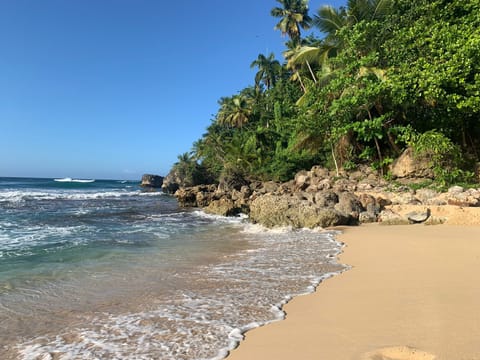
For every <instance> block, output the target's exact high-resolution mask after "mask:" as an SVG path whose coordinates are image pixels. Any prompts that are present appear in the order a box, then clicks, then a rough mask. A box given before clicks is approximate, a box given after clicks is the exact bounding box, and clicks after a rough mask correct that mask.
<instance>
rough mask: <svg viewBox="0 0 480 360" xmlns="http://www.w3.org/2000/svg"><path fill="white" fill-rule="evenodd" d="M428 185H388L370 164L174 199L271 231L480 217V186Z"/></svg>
mask: <svg viewBox="0 0 480 360" xmlns="http://www.w3.org/2000/svg"><path fill="white" fill-rule="evenodd" d="M427 181H430V182H431V180H429V179H428V178H398V179H397V180H396V181H386V180H385V179H384V178H383V177H381V176H379V175H378V173H377V172H376V171H374V170H372V169H371V168H370V167H368V166H363V167H360V168H359V169H358V170H356V171H352V172H342V173H341V174H339V175H337V174H336V173H334V172H332V171H329V170H328V169H325V168H321V167H319V166H314V167H313V168H312V169H311V170H309V171H301V172H299V173H297V174H296V176H295V178H294V179H293V180H291V181H289V182H285V183H275V182H271V181H269V182H258V181H254V182H250V183H245V182H244V181H242V182H239V183H238V184H232V183H231V182H230V183H229V184H228V185H227V184H226V183H220V184H219V185H199V186H192V187H180V188H179V189H178V190H176V191H175V193H174V195H175V197H176V198H177V200H178V202H179V204H180V206H182V207H199V208H202V209H203V210H204V211H205V212H207V213H210V214H217V215H223V216H233V215H237V214H240V213H244V214H247V215H248V216H249V218H250V220H251V221H252V222H254V223H258V224H261V225H264V226H266V227H275V226H292V227H294V228H303V227H306V228H315V227H324V228H325V227H331V226H338V225H358V224H361V223H370V222H381V223H382V224H412V223H426V224H441V223H444V222H446V221H448V212H447V211H445V210H446V209H447V207H448V205H450V206H449V207H448V208H449V209H451V208H452V206H453V207H455V208H461V209H463V208H472V210H473V209H475V212H477V211H476V210H478V213H479V214H478V215H479V219H480V188H477V189H464V188H462V187H460V186H454V187H451V188H449V189H448V191H445V192H439V191H436V190H434V189H431V188H428V187H420V186H418V184H420V183H425V182H427ZM415 185H417V186H415ZM418 187H420V188H418ZM163 188H164V189H166V188H167V189H168V188H171V184H165V183H164V187H163ZM416 188H418V189H416ZM475 216H477V215H475ZM476 221H477V220H474V222H476Z"/></svg>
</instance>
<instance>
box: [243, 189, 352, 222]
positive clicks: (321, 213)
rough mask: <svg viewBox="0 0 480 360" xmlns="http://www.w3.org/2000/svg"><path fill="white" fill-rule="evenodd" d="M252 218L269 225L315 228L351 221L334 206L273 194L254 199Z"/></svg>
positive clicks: (251, 209)
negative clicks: (324, 206)
mask: <svg viewBox="0 0 480 360" xmlns="http://www.w3.org/2000/svg"><path fill="white" fill-rule="evenodd" d="M250 219H251V220H252V221H253V222H255V223H259V224H261V225H264V226H267V227H275V226H292V227H295V228H303V227H306V228H315V227H329V226H336V225H347V224H348V223H349V218H348V217H347V216H345V215H344V214H342V213H340V212H339V211H337V210H335V209H333V208H322V207H319V206H317V205H315V204H313V203H311V202H309V201H306V200H302V199H299V198H298V197H295V196H288V195H272V194H266V195H263V196H259V197H258V198H256V199H255V200H253V201H252V203H251V204H250Z"/></svg>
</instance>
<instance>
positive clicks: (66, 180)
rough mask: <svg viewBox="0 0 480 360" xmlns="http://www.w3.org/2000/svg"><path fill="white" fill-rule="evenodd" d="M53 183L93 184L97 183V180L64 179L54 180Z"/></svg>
mask: <svg viewBox="0 0 480 360" xmlns="http://www.w3.org/2000/svg"><path fill="white" fill-rule="evenodd" d="M53 181H57V182H73V183H92V182H95V179H72V178H69V177H66V178H63V179H53Z"/></svg>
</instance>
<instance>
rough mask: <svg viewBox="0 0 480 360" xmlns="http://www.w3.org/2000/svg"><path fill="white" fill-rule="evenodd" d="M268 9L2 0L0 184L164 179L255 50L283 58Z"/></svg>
mask: <svg viewBox="0 0 480 360" xmlns="http://www.w3.org/2000/svg"><path fill="white" fill-rule="evenodd" d="M344 3H345V1H344V0H311V1H310V6H309V7H310V14H311V15H313V14H314V12H316V10H317V9H318V8H319V7H320V6H321V5H333V6H335V7H338V6H340V5H342V4H344ZM278 5H279V4H278V3H277V2H276V1H274V0H242V1H233V0H203V1H198V0H176V1H165V0H0V53H1V55H0V177H3V176H8V177H10V176H12V177H13V176H19V177H75V178H95V179H132V180H135V179H140V177H141V175H142V174H144V173H153V174H159V175H166V174H167V173H168V171H169V170H170V168H171V166H172V165H173V164H174V163H175V161H176V160H177V156H178V155H179V154H182V153H185V152H188V151H190V150H191V146H192V143H193V142H194V141H195V140H198V139H199V138H200V137H201V136H202V134H204V133H205V132H206V128H207V127H208V126H209V125H210V124H211V122H212V120H213V118H214V114H215V113H216V112H217V110H218V100H219V99H220V98H221V97H222V96H231V95H234V94H236V93H238V92H239V91H240V90H241V89H243V88H245V87H247V86H249V85H252V84H253V83H254V76H255V72H256V70H255V69H251V68H250V64H251V63H252V61H253V60H255V59H256V58H257V56H258V54H260V53H262V54H265V55H268V54H269V53H270V52H274V53H275V55H276V57H277V59H279V60H282V55H281V54H282V51H283V50H284V42H285V41H286V39H285V38H282V36H281V33H280V32H279V31H276V30H274V26H275V24H276V23H277V22H278V21H277V19H275V18H273V17H271V16H270V10H271V9H272V8H273V7H275V6H278ZM314 33H315V31H314ZM316 34H317V35H319V34H318V32H317V33H316Z"/></svg>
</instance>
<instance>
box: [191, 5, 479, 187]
mask: <svg viewBox="0 0 480 360" xmlns="http://www.w3.org/2000/svg"><path fill="white" fill-rule="evenodd" d="M277 2H278V3H279V4H280V5H281V6H278V7H274V8H273V9H272V12H271V15H273V16H274V17H276V18H278V19H279V22H278V24H277V26H276V29H279V30H280V31H281V32H282V33H283V34H286V35H288V36H289V37H290V41H289V42H287V43H286V46H287V49H286V51H285V52H284V57H285V63H284V64H283V65H281V64H280V63H279V62H278V61H277V60H275V56H274V54H269V55H268V56H265V55H262V54H260V55H258V57H257V59H255V60H254V61H253V62H252V63H251V67H256V68H257V73H256V74H255V79H253V80H254V83H255V86H251V87H247V88H245V89H243V90H242V91H240V92H239V93H238V94H235V95H231V96H226V97H223V98H221V99H220V101H219V105H220V106H219V110H218V112H217V114H216V115H215V116H214V120H213V122H212V124H211V125H210V126H209V127H208V129H207V132H206V133H205V134H204V135H203V136H202V138H201V139H200V140H198V141H196V142H195V143H194V146H193V154H194V159H195V161H194V162H195V163H196V164H197V165H201V166H202V167H203V169H204V171H205V172H206V173H207V174H208V176H209V177H211V178H214V179H216V180H218V179H219V178H220V177H222V176H227V175H228V176H239V177H243V178H247V179H252V178H257V179H262V180H269V179H273V180H288V179H290V178H292V177H293V175H294V174H295V172H297V171H298V170H301V169H305V168H309V167H311V166H312V165H316V164H320V165H323V166H329V167H332V168H333V167H335V168H337V169H339V168H340V167H342V166H343V167H344V168H351V169H353V168H355V166H356V165H357V164H358V163H359V162H361V163H367V164H369V165H371V166H372V167H373V168H375V169H377V170H378V171H379V172H382V173H383V172H384V171H385V170H386V169H387V168H388V165H389V164H390V163H391V162H392V161H393V159H395V158H396V157H397V156H398V155H399V154H400V153H401V152H402V150H403V149H405V148H406V147H407V146H412V147H413V148H414V149H415V152H416V153H417V154H419V155H418V156H423V157H425V158H428V159H429V161H430V162H431V163H432V166H433V169H434V171H435V176H436V178H437V181H438V182H439V183H440V184H450V183H453V182H457V181H468V180H469V179H471V175H472V173H471V172H469V171H468V169H469V168H470V167H469V164H468V161H466V160H465V159H468V160H469V161H474V162H475V161H476V162H478V160H479V155H478V154H480V121H479V119H480V75H479V74H480V30H479V29H480V3H479V2H478V0H463V1H460V0H371V1H365V0H351V1H350V0H349V1H348V2H347V5H346V7H345V8H340V9H335V8H333V7H328V6H327V7H322V8H320V9H319V10H318V11H317V12H316V13H315V15H314V16H313V21H312V17H311V16H310V15H309V14H308V1H306V0H277ZM310 25H314V26H316V27H317V28H318V29H320V30H321V31H323V34H324V36H323V37H322V38H319V37H316V36H314V35H310V36H309V37H308V38H305V39H302V37H301V33H300V31H301V29H306V28H308V27H309V26H310ZM184 163H185V164H183V165H182V166H183V167H185V169H186V170H185V171H186V173H187V174H189V171H191V170H189V169H191V168H193V167H194V166H193V165H192V164H191V163H188V161H185V162H184ZM232 174H233V175H232ZM387 176H388V173H387Z"/></svg>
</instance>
